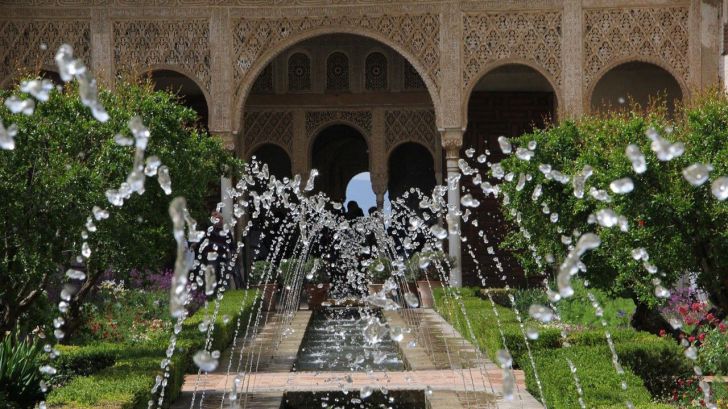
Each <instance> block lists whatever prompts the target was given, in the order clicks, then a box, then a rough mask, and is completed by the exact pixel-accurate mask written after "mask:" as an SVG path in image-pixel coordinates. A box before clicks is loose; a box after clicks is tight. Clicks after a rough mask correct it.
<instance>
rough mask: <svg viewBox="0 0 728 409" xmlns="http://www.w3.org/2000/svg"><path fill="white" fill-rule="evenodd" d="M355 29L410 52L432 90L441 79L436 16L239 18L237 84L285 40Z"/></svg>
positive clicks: (236, 31) (235, 30)
mask: <svg viewBox="0 0 728 409" xmlns="http://www.w3.org/2000/svg"><path fill="white" fill-rule="evenodd" d="M322 27H324V28H326V27H331V28H332V31H335V28H337V27H344V28H351V27H353V28H358V29H364V30H366V31H371V32H375V33H377V34H380V35H382V36H384V37H386V38H388V39H389V40H391V41H392V42H393V43H395V44H397V45H398V46H400V47H402V48H403V49H405V50H407V51H408V52H410V53H411V54H412V55H413V56H414V58H416V59H417V61H418V62H419V63H420V64H421V65H422V67H424V69H425V74H426V75H427V76H428V77H430V79H431V80H432V81H433V83H434V84H435V86H438V84H439V77H440V50H439V46H440V20H439V17H438V16H437V15H435V14H431V13H425V14H416V15H381V16H370V15H369V16H368V15H357V16H349V15H343V16H320V17H282V18H276V19H270V18H255V19H249V18H242V19H239V20H237V21H235V22H234V24H233V35H234V37H235V38H234V44H233V49H234V53H235V60H234V63H235V71H234V78H235V81H236V83H238V84H239V83H240V81H241V80H242V79H243V78H244V77H245V75H246V74H247V72H248V70H250V67H251V66H252V65H253V63H254V62H255V61H256V60H257V59H258V58H259V57H260V56H261V55H262V54H263V53H264V52H265V51H268V50H270V49H274V48H276V46H277V45H278V44H279V43H281V42H282V41H284V40H285V39H286V38H288V37H291V36H294V35H297V34H300V33H304V32H306V31H309V30H312V29H318V28H322Z"/></svg>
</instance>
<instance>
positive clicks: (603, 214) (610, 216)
mask: <svg viewBox="0 0 728 409" xmlns="http://www.w3.org/2000/svg"><path fill="white" fill-rule="evenodd" d="M596 217H597V223H599V225H600V226H602V227H614V226H616V225H617V223H618V222H619V216H618V215H617V213H615V212H614V210H612V209H600V210H598V211H597V213H596Z"/></svg>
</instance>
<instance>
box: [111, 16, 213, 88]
mask: <svg viewBox="0 0 728 409" xmlns="http://www.w3.org/2000/svg"><path fill="white" fill-rule="evenodd" d="M113 27H114V28H113V30H114V31H113V35H114V67H115V69H116V70H117V72H118V71H120V70H121V71H123V70H139V69H146V68H148V67H151V66H154V65H168V66H178V67H180V68H183V69H184V70H185V71H187V72H188V73H190V74H192V75H194V76H195V77H196V79H197V80H198V81H199V82H200V83H201V84H202V85H203V86H204V87H205V88H206V89H208V90H209V89H210V63H211V61H210V44H209V40H210V24H209V21H208V20H207V19H192V20H177V21H175V20H166V19H165V20H123V21H115V22H114V26H113Z"/></svg>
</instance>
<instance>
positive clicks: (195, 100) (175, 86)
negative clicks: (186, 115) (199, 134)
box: [146, 69, 209, 128]
mask: <svg viewBox="0 0 728 409" xmlns="http://www.w3.org/2000/svg"><path fill="white" fill-rule="evenodd" d="M146 75H147V77H148V78H149V79H150V81H151V82H152V84H153V85H154V89H155V90H159V91H168V92H171V93H173V94H175V95H177V96H179V98H180V102H181V103H182V104H183V105H185V106H187V107H189V108H192V109H193V110H195V112H197V114H198V115H199V123H200V125H202V126H203V127H204V128H207V127H208V121H209V110H208V107H207V100H206V99H205V93H204V92H203V91H202V89H201V88H200V87H199V86H198V85H197V83H195V81H193V80H192V79H190V78H188V77H187V76H186V75H183V74H180V73H178V72H177V71H172V70H165V69H161V70H153V71H149V72H147V74H146Z"/></svg>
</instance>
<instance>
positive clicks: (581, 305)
mask: <svg viewBox="0 0 728 409" xmlns="http://www.w3.org/2000/svg"><path fill="white" fill-rule="evenodd" d="M572 287H573V289H574V295H573V296H572V297H569V298H566V299H563V300H561V301H559V302H558V303H557V308H558V310H559V316H560V317H561V321H563V322H565V323H567V324H574V325H583V326H586V327H601V319H604V320H605V321H606V322H607V325H608V326H609V327H610V328H613V327H622V328H626V327H629V325H630V320H631V319H632V314H634V311H635V304H634V301H632V300H631V299H627V298H620V297H615V298H612V297H609V295H607V293H606V292H604V291H601V290H599V289H596V288H590V289H588V291H590V292H591V293H592V295H593V296H594V298H596V299H597V301H599V304H600V305H601V307H602V311H603V316H602V317H601V318H600V317H598V316H597V314H596V311H595V310H594V307H593V306H592V303H591V301H590V300H589V298H588V296H587V289H586V288H585V287H584V285H583V284H582V282H581V280H572Z"/></svg>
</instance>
